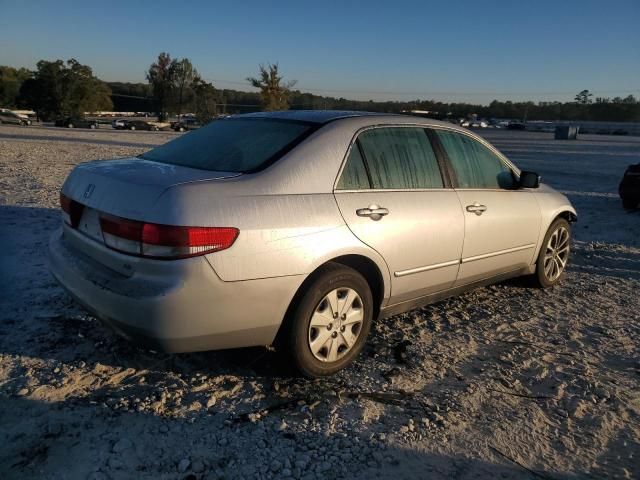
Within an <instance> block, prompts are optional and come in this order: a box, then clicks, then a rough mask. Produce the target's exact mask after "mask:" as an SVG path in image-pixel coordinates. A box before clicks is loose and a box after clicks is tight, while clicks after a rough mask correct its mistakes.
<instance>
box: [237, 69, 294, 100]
mask: <svg viewBox="0 0 640 480" xmlns="http://www.w3.org/2000/svg"><path fill="white" fill-rule="evenodd" d="M282 79H283V77H282V76H281V75H280V73H279V71H278V64H277V63H275V64H273V65H272V64H270V63H269V64H267V66H266V67H265V66H264V65H260V76H259V78H254V77H248V78H247V81H248V82H249V83H250V84H251V86H252V87H255V88H258V89H260V99H261V102H262V108H263V109H264V110H266V111H274V110H288V109H289V96H290V94H291V88H292V87H293V86H294V85H295V84H296V81H295V80H293V81H290V82H287V83H284V82H283V81H282Z"/></svg>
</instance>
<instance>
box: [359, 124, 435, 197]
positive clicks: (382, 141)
mask: <svg viewBox="0 0 640 480" xmlns="http://www.w3.org/2000/svg"><path fill="white" fill-rule="evenodd" d="M357 141H358V143H359V145H360V148H361V149H362V153H363V155H364V160H365V162H366V163H367V166H368V167H369V173H370V174H371V182H372V186H373V188H375V189H413V188H443V187H444V183H443V181H442V175H441V173H440V168H439V166H438V160H437V158H436V154H435V152H434V151H433V148H432V146H431V142H430V141H429V138H428V137H427V134H426V132H425V131H424V129H422V128H414V127H395V128H394V127H390V128H386V127H385V128H375V129H372V130H367V131H365V132H364V133H362V134H361V135H360V136H359V137H358V140H357Z"/></svg>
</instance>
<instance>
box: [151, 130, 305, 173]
mask: <svg viewBox="0 0 640 480" xmlns="http://www.w3.org/2000/svg"><path fill="white" fill-rule="evenodd" d="M316 128H317V126H316V125H315V124H313V123H307V122H297V121H291V120H279V119H256V118H253V119H252V118H228V119H224V120H216V121H214V122H213V123H211V124H209V125H207V126H206V127H202V128H199V129H198V130H195V131H193V132H190V133H187V134H185V135H183V136H181V137H179V138H177V139H176V140H173V141H171V142H168V143H165V144H164V145H161V146H159V147H157V148H154V149H153V150H150V151H148V152H146V153H144V154H142V155H141V156H140V157H141V158H144V159H146V160H153V161H156V162H162V163H169V164H172V165H181V166H184V167H191V168H198V169H201V170H213V171H219V172H238V173H246V172H252V171H257V170H260V169H262V168H264V167H266V166H268V165H270V164H271V163H273V162H274V161H276V160H277V159H278V158H280V157H281V156H282V155H284V154H285V153H286V152H288V151H289V150H290V149H291V148H293V147H294V146H295V145H297V144H298V143H299V142H300V141H302V140H303V139H304V138H306V137H307V136H308V135H309V134H310V133H311V132H312V131H314V130H315V129H316Z"/></svg>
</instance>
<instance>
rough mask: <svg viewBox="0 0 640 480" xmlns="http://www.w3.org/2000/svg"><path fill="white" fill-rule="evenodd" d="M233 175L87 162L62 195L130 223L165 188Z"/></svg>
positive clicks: (135, 162)
mask: <svg viewBox="0 0 640 480" xmlns="http://www.w3.org/2000/svg"><path fill="white" fill-rule="evenodd" d="M239 175H241V174H239V173H236V172H212V171H208V170H198V169H194V168H188V167H182V166H177V165H169V164H163V163H159V162H153V161H150V160H144V159H140V158H136V157H134V158H125V159H121V160H108V161H98V162H90V163H85V164H81V165H79V166H77V167H76V168H75V169H74V170H73V172H71V174H70V175H69V177H68V178H67V180H66V181H65V183H64V185H63V186H62V193H64V194H65V195H66V196H68V197H69V198H71V199H73V200H75V201H76V202H79V203H81V204H82V205H84V206H85V207H88V208H90V209H94V210H97V211H99V212H104V213H110V214H112V215H117V216H121V217H125V218H130V219H132V220H145V214H147V215H148V213H149V211H150V210H151V208H152V207H153V205H154V204H155V202H156V200H157V199H158V197H160V195H161V194H162V193H163V192H164V191H165V190H166V189H168V188H170V187H173V186H176V185H180V184H185V183H193V182H203V181H209V180H223V179H228V178H233V177H237V176H239Z"/></svg>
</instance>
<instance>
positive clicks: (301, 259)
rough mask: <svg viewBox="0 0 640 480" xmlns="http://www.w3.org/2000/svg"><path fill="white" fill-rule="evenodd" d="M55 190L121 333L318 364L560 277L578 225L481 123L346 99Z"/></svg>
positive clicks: (57, 269) (87, 280)
mask: <svg viewBox="0 0 640 480" xmlns="http://www.w3.org/2000/svg"><path fill="white" fill-rule="evenodd" d="M60 202H61V206H62V212H63V221H62V225H61V228H60V229H59V230H58V231H56V232H55V233H54V234H53V235H52V237H51V241H50V244H49V259H50V268H51V271H52V272H53V274H54V276H55V277H56V278H57V279H58V281H59V282H60V283H61V284H62V285H63V286H64V287H66V288H67V290H69V291H70V292H71V294H72V296H73V297H74V298H75V299H77V300H78V301H79V302H80V303H81V304H83V305H85V306H86V307H87V308H88V309H89V310H90V311H92V312H94V313H95V314H96V315H97V316H98V317H99V318H100V319H102V321H103V322H104V323H106V324H107V325H110V326H111V327H112V328H113V330H114V331H116V332H118V333H119V334H121V335H123V336H124V337H125V338H127V339H130V340H134V341H138V342H142V343H145V344H147V345H150V346H152V347H153V348H160V349H163V350H165V351H169V352H188V351H199V350H211V349H220V348H233V347H246V346H255V345H271V344H274V345H275V346H276V348H277V349H278V350H279V351H282V352H286V354H287V355H289V356H290V359H291V362H292V364H293V365H294V366H295V367H296V368H298V369H299V370H300V371H301V372H302V373H303V374H304V375H306V376H309V377H319V376H324V375H331V374H333V373H335V372H337V371H338V370H340V369H342V368H344V367H345V366H347V365H348V364H349V363H351V362H352V361H353V360H354V358H355V357H356V356H357V355H358V354H359V352H360V351H361V349H362V348H363V345H364V343H365V341H366V338H367V335H368V333H369V330H370V328H371V324H372V322H373V321H376V320H377V319H378V318H384V317H387V316H390V315H395V314H398V313H401V312H405V311H409V310H411V309H414V308H418V307H420V306H422V305H425V304H427V303H430V302H434V301H438V300H441V299H443V298H446V297H449V296H452V295H457V294H459V293H461V292H464V291H466V290H469V289H472V288H475V287H478V286H482V285H487V284H489V283H493V282H497V281H501V280H504V279H507V278H510V277H515V276H520V275H528V276H530V278H531V280H532V282H534V283H535V284H536V285H538V286H540V287H551V286H553V285H555V284H557V283H558V282H559V281H560V280H561V278H562V274H563V272H564V269H565V267H566V265H567V261H568V259H569V251H570V232H571V229H570V223H571V222H573V221H575V220H576V212H575V210H574V208H573V207H572V206H571V204H570V202H569V200H567V198H566V197H565V196H564V195H562V194H560V193H558V192H556V191H555V190H553V189H552V188H551V187H549V186H546V185H541V184H540V183H539V176H538V175H537V174H535V173H533V172H525V171H521V170H520V169H518V168H517V167H516V166H515V165H514V164H513V163H512V162H511V161H509V159H507V158H506V157H505V156H504V155H503V154H501V153H500V152H499V151H498V150H496V149H495V148H494V147H493V146H491V145H490V144H489V143H488V142H487V141H485V140H483V139H482V138H481V137H479V136H478V135H475V134H474V133H473V132H470V131H468V130H465V129H463V128H460V127H457V126H452V125H451V124H449V123H444V122H439V121H436V120H430V119H427V118H422V117H411V116H406V115H385V114H368V113H362V112H339V111H283V112H263V113H253V114H246V115H236V116H234V117H231V118H226V119H223V120H218V121H215V122H212V123H211V124H209V125H206V126H205V127H203V128H200V129H199V130H197V131H195V132H192V133H190V134H189V135H183V136H180V137H178V138H177V139H175V140H173V141H170V142H168V143H165V144H163V145H161V146H159V147H156V148H154V149H153V150H150V151H148V152H146V153H144V154H142V155H140V157H138V158H128V159H120V160H111V161H98V162H89V163H83V164H80V165H78V166H77V167H75V169H74V170H73V171H72V172H71V173H70V175H69V176H68V178H67V179H66V181H65V183H64V185H63V186H62V190H61V194H60ZM542 333H543V332H541V334H542Z"/></svg>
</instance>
